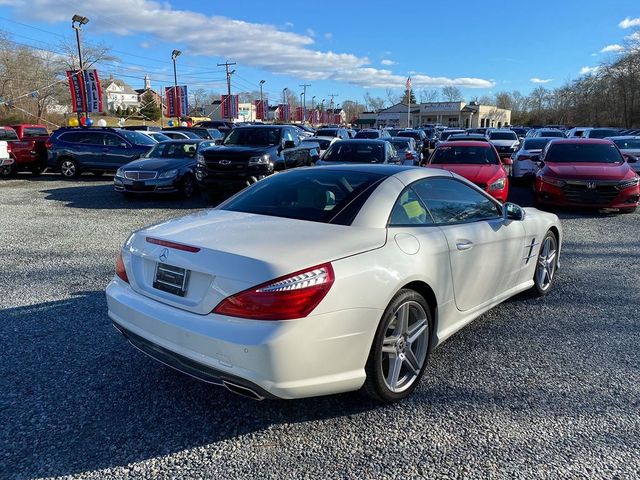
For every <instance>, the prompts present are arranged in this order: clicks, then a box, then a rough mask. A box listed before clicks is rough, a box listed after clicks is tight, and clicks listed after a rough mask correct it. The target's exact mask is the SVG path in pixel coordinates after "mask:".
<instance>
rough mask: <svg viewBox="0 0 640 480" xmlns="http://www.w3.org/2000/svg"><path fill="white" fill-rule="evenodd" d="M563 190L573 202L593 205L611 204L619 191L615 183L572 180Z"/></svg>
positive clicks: (566, 196)
mask: <svg viewBox="0 0 640 480" xmlns="http://www.w3.org/2000/svg"><path fill="white" fill-rule="evenodd" d="M589 187H592V188H589ZM562 191H563V193H564V196H565V198H566V199H567V200H568V201H569V202H571V203H587V204H592V205H609V204H610V203H611V202H612V201H613V199H614V198H616V196H617V195H618V193H619V191H618V189H617V188H616V185H615V184H611V183H598V182H571V183H567V185H565V186H564V187H562Z"/></svg>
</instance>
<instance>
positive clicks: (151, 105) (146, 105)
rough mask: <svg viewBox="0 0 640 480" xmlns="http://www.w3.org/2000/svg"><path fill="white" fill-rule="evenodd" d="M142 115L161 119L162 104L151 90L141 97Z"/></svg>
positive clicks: (151, 118)
mask: <svg viewBox="0 0 640 480" xmlns="http://www.w3.org/2000/svg"><path fill="white" fill-rule="evenodd" d="M140 115H142V116H143V117H145V118H148V119H149V120H153V121H155V120H159V119H160V105H158V102H156V99H155V96H154V94H153V92H151V91H150V90H149V91H147V92H145V93H144V95H142V97H140Z"/></svg>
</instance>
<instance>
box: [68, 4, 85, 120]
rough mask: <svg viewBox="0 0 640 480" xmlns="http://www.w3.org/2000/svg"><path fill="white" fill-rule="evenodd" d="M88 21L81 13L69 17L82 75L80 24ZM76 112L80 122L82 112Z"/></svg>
mask: <svg viewBox="0 0 640 480" xmlns="http://www.w3.org/2000/svg"><path fill="white" fill-rule="evenodd" d="M87 23H89V19H88V18H87V17H83V16H82V15H78V14H77V13H76V14H75V15H74V16H73V17H71V28H73V29H74V30H75V31H76V43H77V45H78V64H79V66H80V69H79V73H78V75H82V74H83V71H84V64H83V63H82V49H81V48H80V30H82V25H86V24H87ZM77 113H78V123H80V119H81V118H82V113H84V112H77Z"/></svg>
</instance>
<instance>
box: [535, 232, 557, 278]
mask: <svg viewBox="0 0 640 480" xmlns="http://www.w3.org/2000/svg"><path fill="white" fill-rule="evenodd" d="M557 253H558V252H557V245H556V240H555V238H554V237H553V235H547V236H546V237H545V239H544V240H543V242H542V247H541V248H540V255H539V257H538V266H537V268H536V276H537V281H538V285H539V286H540V288H541V289H542V290H546V289H547V288H549V287H550V286H551V282H552V281H553V275H554V274H555V272H556V256H557Z"/></svg>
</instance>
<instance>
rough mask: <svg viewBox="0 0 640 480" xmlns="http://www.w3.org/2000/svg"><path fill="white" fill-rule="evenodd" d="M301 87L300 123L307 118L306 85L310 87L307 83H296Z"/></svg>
mask: <svg viewBox="0 0 640 480" xmlns="http://www.w3.org/2000/svg"><path fill="white" fill-rule="evenodd" d="M298 86H299V87H302V123H304V120H305V119H306V118H307V87H310V86H311V85H309V84H308V83H305V84H302V85H298Z"/></svg>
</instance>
